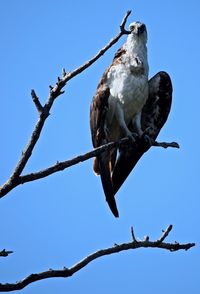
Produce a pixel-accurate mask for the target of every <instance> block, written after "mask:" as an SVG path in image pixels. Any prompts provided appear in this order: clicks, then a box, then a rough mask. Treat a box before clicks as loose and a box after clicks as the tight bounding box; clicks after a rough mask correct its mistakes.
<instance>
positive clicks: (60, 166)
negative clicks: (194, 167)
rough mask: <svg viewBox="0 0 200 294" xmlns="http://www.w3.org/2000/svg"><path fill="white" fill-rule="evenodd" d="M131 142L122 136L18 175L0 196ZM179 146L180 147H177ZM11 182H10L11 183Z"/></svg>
mask: <svg viewBox="0 0 200 294" xmlns="http://www.w3.org/2000/svg"><path fill="white" fill-rule="evenodd" d="M128 143H130V139H129V138H127V137H125V138H122V139H121V140H119V141H117V142H110V143H107V144H105V145H102V146H100V147H98V148H95V149H93V150H92V151H89V152H87V153H85V154H81V155H78V156H76V157H74V158H72V159H69V160H66V161H61V162H59V161H58V162H56V164H54V165H52V166H50V167H48V168H46V169H43V170H40V171H38V172H34V173H30V174H26V175H22V176H18V177H17V178H16V179H15V181H14V182H13V181H10V182H7V183H6V185H5V187H4V185H3V186H2V187H1V188H0V198H2V197H4V196H5V195H6V194H7V193H8V192H9V191H11V190H12V189H14V188H15V187H17V186H19V185H21V184H24V183H27V182H31V181H35V180H39V179H42V178H45V177H48V176H49V175H51V174H54V173H56V172H59V171H63V170H65V169H66V168H69V167H71V166H73V165H76V164H78V163H80V162H84V161H86V160H88V159H90V158H92V157H96V156H98V155H99V154H100V153H102V152H104V151H106V150H111V149H113V148H115V147H118V146H120V145H122V144H128ZM135 144H137V141H136V142H135ZM151 146H156V147H163V148H167V147H172V148H179V145H178V144H177V143H175V142H172V143H166V142H157V141H153V140H151ZM166 146H167V147H166ZM177 146H178V147H177ZM9 183H10V184H9Z"/></svg>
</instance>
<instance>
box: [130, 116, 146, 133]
mask: <svg viewBox="0 0 200 294" xmlns="http://www.w3.org/2000/svg"><path fill="white" fill-rule="evenodd" d="M132 125H133V128H134V130H135V131H136V132H137V134H138V136H139V137H142V135H143V133H144V132H143V131H142V126H141V112H139V113H137V114H136V115H135V116H134V118H133V120H132Z"/></svg>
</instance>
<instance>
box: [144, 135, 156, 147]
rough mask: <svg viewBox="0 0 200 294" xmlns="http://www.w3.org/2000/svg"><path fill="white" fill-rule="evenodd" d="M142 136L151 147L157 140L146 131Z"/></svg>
mask: <svg viewBox="0 0 200 294" xmlns="http://www.w3.org/2000/svg"><path fill="white" fill-rule="evenodd" d="M142 138H143V140H144V142H145V143H146V144H147V145H148V146H149V147H151V146H152V145H153V143H154V142H155V140H154V139H153V138H151V137H150V136H149V135H147V134H146V133H145V132H144V133H143V135H142Z"/></svg>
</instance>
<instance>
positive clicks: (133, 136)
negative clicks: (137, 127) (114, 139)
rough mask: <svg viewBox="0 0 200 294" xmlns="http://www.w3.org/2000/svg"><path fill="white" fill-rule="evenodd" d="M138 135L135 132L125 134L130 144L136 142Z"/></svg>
mask: <svg viewBox="0 0 200 294" xmlns="http://www.w3.org/2000/svg"><path fill="white" fill-rule="evenodd" d="M138 137H139V135H138V134H137V133H135V132H129V133H128V134H127V138H128V139H129V140H130V142H132V143H135V142H136V140H137V139H138Z"/></svg>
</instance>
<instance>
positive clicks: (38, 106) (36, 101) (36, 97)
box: [31, 89, 43, 113]
mask: <svg viewBox="0 0 200 294" xmlns="http://www.w3.org/2000/svg"><path fill="white" fill-rule="evenodd" d="M31 97H32V100H33V103H34V104H35V107H36V109H37V111H38V112H39V113H42V111H43V106H42V104H41V103H40V100H39V98H38V96H37V95H36V93H35V90H33V89H32V90H31Z"/></svg>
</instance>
